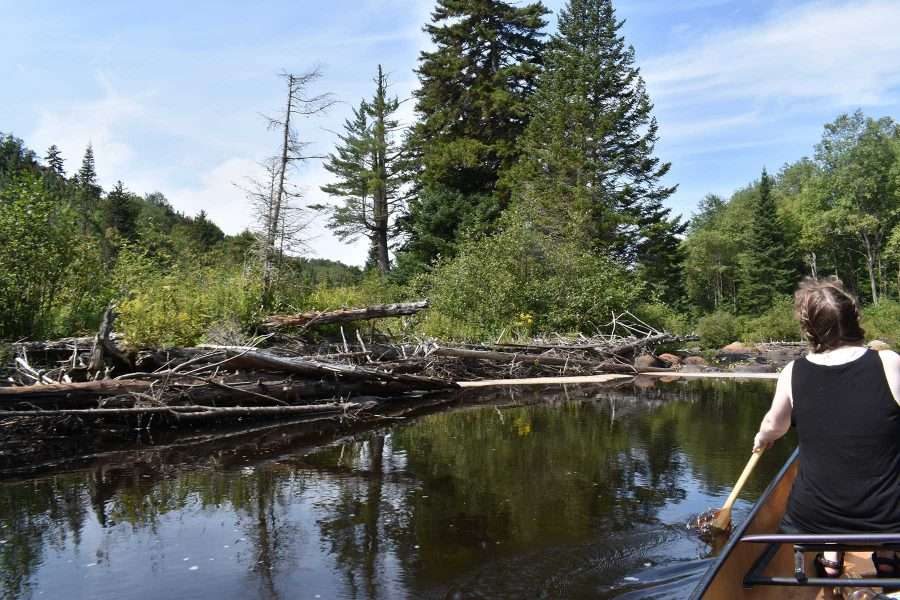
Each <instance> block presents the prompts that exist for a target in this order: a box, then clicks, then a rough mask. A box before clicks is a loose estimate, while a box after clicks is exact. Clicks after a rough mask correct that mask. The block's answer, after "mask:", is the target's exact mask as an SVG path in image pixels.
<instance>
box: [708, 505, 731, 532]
mask: <svg viewBox="0 0 900 600" xmlns="http://www.w3.org/2000/svg"><path fill="white" fill-rule="evenodd" d="M709 527H710V528H711V529H714V530H717V531H731V508H730V507H729V508H723V509H722V510H720V511H718V512H717V513H716V516H715V518H714V519H713V520H712V521H711V522H710V523H709Z"/></svg>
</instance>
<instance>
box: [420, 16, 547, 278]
mask: <svg viewBox="0 0 900 600" xmlns="http://www.w3.org/2000/svg"><path fill="white" fill-rule="evenodd" d="M546 13H547V9H546V8H544V6H543V5H542V4H540V3H539V2H537V3H533V4H525V5H521V6H517V5H514V4H513V3H510V2H504V1H502V0H438V3H437V6H436V7H435V9H434V11H433V12H432V22H431V23H430V24H428V25H427V26H426V27H425V30H426V32H427V33H428V34H429V35H430V36H431V39H432V41H433V43H434V46H435V47H434V50H430V51H426V52H423V53H422V54H421V57H420V59H419V68H418V70H417V73H418V75H419V81H420V84H421V85H420V87H419V89H418V90H417V91H416V92H415V95H416V110H417V112H418V113H419V115H420V117H421V120H420V121H419V123H417V124H416V126H415V130H414V135H413V147H414V150H415V152H416V154H417V157H418V159H419V160H420V165H419V169H418V171H419V177H418V181H417V182H416V183H417V187H418V188H419V189H420V190H421V191H423V192H424V194H425V198H424V199H423V200H422V201H421V202H417V203H413V204H412V205H411V206H410V211H409V217H408V219H406V220H405V221H404V226H405V229H406V231H407V232H408V233H409V235H410V236H411V243H410V244H409V245H408V247H407V252H409V253H411V254H413V257H412V259H411V260H410V262H411V263H413V264H419V265H427V264H429V263H430V262H431V261H432V260H433V259H434V258H435V257H436V256H437V255H438V253H443V254H444V256H450V255H451V254H452V251H453V248H454V247H455V241H456V239H457V237H456V236H457V234H458V233H459V232H461V231H463V230H464V229H465V227H464V226H462V225H461V224H463V223H471V222H472V221H478V220H482V219H485V218H486V219H488V223H489V224H490V223H492V222H493V221H494V220H495V219H496V218H497V217H498V216H499V213H500V210H501V209H502V208H503V206H504V205H505V204H506V194H505V192H503V191H501V190H498V189H497V182H498V180H499V178H500V175H501V173H502V172H503V171H505V170H506V169H508V168H509V167H511V166H512V165H513V164H514V163H515V161H516V160H517V158H518V156H519V148H518V146H517V144H516V141H517V139H518V137H519V136H520V135H521V133H522V131H523V130H524V128H525V125H526V124H527V123H528V118H529V112H530V107H529V104H528V99H529V97H530V95H531V93H532V91H533V88H534V82H535V79H536V77H537V74H538V70H539V65H540V61H541V49H542V44H541V41H540V37H541V35H542V34H541V29H542V28H543V27H544V25H545V24H546V23H545V21H544V15H545V14H546ZM440 197H447V198H456V199H457V201H456V202H454V206H453V208H452V210H447V211H444V210H441V209H440V208H441V207H440V202H436V199H437V198H440ZM470 212H477V213H479V216H478V217H477V218H471V217H470V216H469V213H470ZM420 237H421V238H424V241H423V242H422V243H418V242H419V238H420Z"/></svg>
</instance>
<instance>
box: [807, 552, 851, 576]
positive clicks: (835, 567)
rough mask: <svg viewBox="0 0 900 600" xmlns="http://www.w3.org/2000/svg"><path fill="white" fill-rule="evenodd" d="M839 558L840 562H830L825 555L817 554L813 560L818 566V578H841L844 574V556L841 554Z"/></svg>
mask: <svg viewBox="0 0 900 600" xmlns="http://www.w3.org/2000/svg"><path fill="white" fill-rule="evenodd" d="M839 556H840V558H838V560H828V559H827V558H825V555H824V554H823V553H821V552H819V553H818V554H816V558H815V560H813V564H814V565H815V566H816V575H817V576H818V577H830V578H834V577H840V576H841V574H842V573H843V572H844V555H843V553H841V554H840V555H839ZM826 569H831V570H832V571H836V573H829V572H828V571H826Z"/></svg>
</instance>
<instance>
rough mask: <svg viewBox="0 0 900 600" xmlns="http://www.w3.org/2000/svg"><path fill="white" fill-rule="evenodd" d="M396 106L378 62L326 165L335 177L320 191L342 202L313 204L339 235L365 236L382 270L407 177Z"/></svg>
mask: <svg viewBox="0 0 900 600" xmlns="http://www.w3.org/2000/svg"><path fill="white" fill-rule="evenodd" d="M399 107H400V101H399V99H397V98H396V97H394V98H390V97H389V96H388V80H387V76H386V75H385V74H384V72H383V71H382V68H381V65H379V66H378V74H377V76H376V77H375V93H374V95H373V97H372V99H371V100H370V101H366V100H363V101H362V102H360V105H359V107H358V108H355V109H353V118H352V119H348V120H346V121H345V122H344V134H343V135H340V136H339V138H340V144H339V145H338V147H337V148H336V149H335V152H334V153H332V154H330V155H329V156H328V160H327V161H326V163H325V169H326V170H328V171H329V172H330V173H332V174H333V175H334V176H335V177H337V181H336V182H334V183H330V184H328V185H324V186H322V191H324V192H325V193H327V194H329V195H331V196H335V197H338V198H340V199H341V200H342V201H343V204H342V205H341V206H337V207H331V206H317V207H315V208H317V209H319V210H325V211H327V212H330V213H331V219H330V221H329V223H328V227H329V228H330V229H332V230H333V231H335V233H337V236H338V238H339V239H341V240H344V241H353V240H356V239H357V238H359V237H360V236H363V237H366V238H368V239H369V240H370V241H371V245H372V248H374V250H375V252H376V253H377V264H378V269H379V270H380V271H381V272H382V273H387V272H388V271H389V270H390V268H391V262H390V256H389V247H390V242H391V240H392V239H393V238H394V237H395V235H396V219H395V213H396V212H397V209H398V208H399V206H400V204H402V202H403V200H404V197H403V194H402V191H401V190H402V187H403V185H404V183H405V181H406V177H407V165H406V157H405V155H404V152H403V149H402V148H401V147H400V143H399V141H398V140H397V139H396V133H397V131H398V130H399V123H398V121H397V119H396V118H395V117H394V114H395V113H396V112H397V109H398V108H399Z"/></svg>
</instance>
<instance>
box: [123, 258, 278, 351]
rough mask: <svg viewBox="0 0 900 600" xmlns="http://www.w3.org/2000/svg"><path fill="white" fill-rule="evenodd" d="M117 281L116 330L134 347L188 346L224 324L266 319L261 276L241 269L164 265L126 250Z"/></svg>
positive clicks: (247, 324) (248, 324)
mask: <svg viewBox="0 0 900 600" xmlns="http://www.w3.org/2000/svg"><path fill="white" fill-rule="evenodd" d="M114 279H115V281H116V282H117V284H118V286H119V288H120V289H121V290H123V295H124V297H123V298H122V299H121V300H120V301H119V303H118V310H119V313H120V316H119V320H118V321H117V330H119V331H121V332H122V333H124V335H125V339H126V342H127V343H128V344H129V345H132V346H157V347H166V346H187V345H193V344H196V343H198V342H200V341H202V339H203V336H204V334H205V333H206V332H207V331H209V330H210V329H211V328H213V327H212V326H213V325H214V324H216V323H217V322H220V321H237V322H239V323H242V324H244V326H245V327H252V325H253V324H255V323H256V322H258V321H259V320H260V317H261V316H262V315H261V313H260V309H259V305H258V302H259V298H260V288H259V280H258V278H257V277H256V276H255V275H254V274H253V273H251V272H247V271H245V270H244V269H242V268H240V267H238V266H230V267H224V268H223V267H218V266H214V265H206V266H203V265H200V266H196V265H187V264H183V265H179V264H176V265H173V266H170V267H162V266H160V265H158V264H157V263H155V262H153V261H152V260H151V259H149V258H148V257H147V256H146V255H145V254H141V253H137V252H133V251H131V250H125V251H123V252H122V253H121V254H120V256H119V261H118V263H117V265H116V270H115V273H114Z"/></svg>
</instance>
